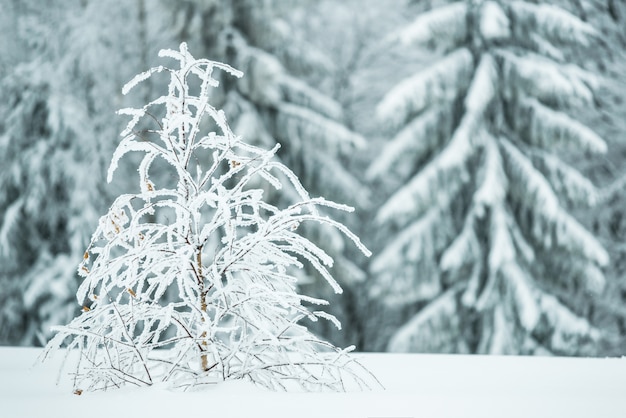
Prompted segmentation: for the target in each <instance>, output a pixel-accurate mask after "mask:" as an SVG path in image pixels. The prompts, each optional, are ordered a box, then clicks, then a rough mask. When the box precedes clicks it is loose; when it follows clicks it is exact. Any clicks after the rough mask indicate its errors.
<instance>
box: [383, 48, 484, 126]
mask: <svg viewBox="0 0 626 418" xmlns="http://www.w3.org/2000/svg"><path fill="white" fill-rule="evenodd" d="M473 67H474V65H473V58H472V54H471V53H470V51H469V50H468V49H466V48H460V49H458V50H456V51H455V52H452V53H450V54H449V55H447V56H446V57H445V58H443V59H442V60H441V61H439V62H438V63H437V64H435V65H433V66H431V67H429V68H427V69H425V70H424V71H421V72H419V73H418V74H416V75H414V76H412V77H409V78H407V79H405V80H403V81H402V82H400V83H398V84H397V85H396V86H395V87H394V88H393V89H392V90H391V91H390V92H389V93H387V94H386V95H385V97H384V98H383V100H382V101H381V102H380V104H379V105H378V107H377V108H376V115H377V117H378V119H379V120H381V121H382V122H384V123H385V124H386V125H388V126H389V127H391V128H397V127H398V126H401V125H402V124H403V123H404V122H405V121H406V120H407V118H408V117H409V116H411V115H413V114H416V113H418V112H421V111H422V110H424V109H425V108H427V107H429V106H431V105H433V104H434V103H438V102H442V101H443V102H449V101H452V100H454V98H455V97H457V95H459V94H462V93H463V92H464V91H465V90H466V88H467V87H468V85H469V82H470V79H471V76H472V72H473Z"/></svg>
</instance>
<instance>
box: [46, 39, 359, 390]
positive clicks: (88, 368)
mask: <svg viewBox="0 0 626 418" xmlns="http://www.w3.org/2000/svg"><path fill="white" fill-rule="evenodd" d="M159 55H160V56H162V57H169V58H172V59H174V60H176V61H177V62H178V68H168V67H164V66H159V67H156V68H152V69H151V70H149V71H147V72H144V73H142V74H139V75H138V76H136V77H135V78H134V79H133V80H131V81H130V82H129V83H128V84H127V85H126V86H125V87H124V88H123V93H128V91H129V90H131V89H132V88H133V87H134V86H135V85H137V84H138V83H140V82H142V81H144V80H146V79H148V78H150V77H153V76H158V74H159V73H161V74H166V75H168V76H169V86H168V94H167V95H164V96H161V97H159V98H157V99H155V100H153V101H151V102H150V103H148V104H147V105H145V106H143V107H142V108H127V109H122V110H120V111H119V113H120V114H124V115H129V116H131V117H132V119H131V121H130V122H129V124H128V126H127V128H126V129H125V130H124V131H123V132H122V136H123V140H122V142H121V143H120V145H119V146H118V148H117V150H116V152H115V153H114V156H113V159H112V161H111V165H110V168H109V172H108V180H109V181H110V180H111V178H112V175H113V173H114V171H115V170H116V168H117V165H118V161H119V159H120V158H121V157H122V156H124V155H126V154H127V153H129V152H132V151H138V152H140V153H144V155H143V159H142V161H141V163H140V166H139V169H138V171H139V182H140V188H141V191H140V192H138V193H136V194H124V195H121V196H119V197H118V198H117V199H116V200H115V202H114V203H113V204H112V205H111V208H110V209H109V211H108V213H107V214H106V215H105V216H103V217H102V218H101V219H100V223H99V226H98V228H97V230H96V231H95V233H94V235H93V237H92V241H91V244H90V245H89V247H88V249H87V251H86V252H85V254H84V260H83V262H82V263H81V264H80V266H79V272H80V274H81V275H82V276H83V277H84V281H83V283H82V284H81V286H80V288H79V290H78V293H77V298H78V301H79V303H80V304H81V305H82V306H83V312H82V313H81V314H80V315H79V316H78V317H76V318H75V319H74V320H73V321H71V322H70V323H69V324H68V325H66V326H62V327H58V328H57V329H56V330H57V331H58V333H57V334H56V335H55V337H54V338H53V339H52V340H51V341H50V343H49V345H48V347H47V351H46V354H47V353H49V352H50V351H51V350H52V351H54V350H55V349H56V348H57V347H59V346H60V345H61V344H63V342H67V347H68V351H67V352H68V355H72V353H74V352H78V353H79V359H78V361H77V365H76V371H75V381H74V386H75V390H77V391H82V390H97V389H107V388H111V387H119V386H122V385H125V384H133V385H139V386H144V385H151V384H154V383H157V382H171V383H172V384H173V385H174V386H177V387H180V386H182V387H186V386H193V385H196V384H206V383H213V382H218V381H223V380H226V379H242V378H243V379H249V380H251V381H253V382H255V383H257V384H259V385H262V386H265V387H269V388H273V389H275V388H290V387H292V386H293V385H294V384H299V385H300V386H301V387H302V388H304V389H307V390H317V389H323V388H330V389H333V390H342V389H344V388H345V386H344V385H345V384H346V383H347V382H346V378H348V380H351V381H352V382H353V383H354V382H356V383H358V384H359V385H366V384H367V382H366V380H367V379H369V378H367V375H362V374H361V372H362V370H361V369H360V366H358V363H356V362H355V361H354V360H353V359H352V358H351V357H349V356H348V355H347V352H349V351H351V350H352V349H353V347H349V348H347V349H345V350H340V349H337V348H335V347H334V346H332V345H331V344H329V343H327V342H325V341H323V340H321V339H319V338H317V337H316V336H314V335H313V334H312V333H310V332H309V331H308V329H307V328H306V327H305V326H303V325H301V324H300V321H301V320H302V319H305V318H306V319H310V320H313V321H317V320H318V318H323V319H328V320H330V321H332V322H337V321H336V319H335V318H334V317H333V316H331V315H328V314H326V313H324V312H321V311H315V310H312V309H309V308H308V307H307V306H305V304H306V305H312V306H314V305H323V304H325V303H326V302H325V301H324V300H321V299H316V298H312V297H307V296H304V295H300V294H298V293H297V292H296V290H295V277H294V275H293V271H294V269H295V270H297V269H298V268H301V267H302V266H303V265H304V264H306V263H310V264H311V265H312V266H313V267H314V268H315V269H316V270H317V271H318V272H319V273H320V274H321V275H322V276H323V277H324V278H325V279H326V280H327V281H328V283H329V284H330V285H331V286H332V287H333V289H334V290H335V292H341V288H340V286H339V285H338V284H337V282H336V281H335V280H334V279H333V277H332V276H331V275H330V273H329V271H328V267H329V266H330V265H331V264H332V259H331V258H330V257H329V256H328V255H327V254H326V253H325V252H324V251H322V250H321V249H320V248H319V247H317V246H316V245H314V244H313V243H312V242H310V241H309V240H307V239H305V238H303V237H302V236H301V235H300V234H299V231H298V230H299V228H301V226H300V225H301V224H305V223H309V222H317V223H320V224H325V225H330V226H332V227H335V228H337V229H338V230H340V231H341V232H342V233H344V234H345V235H346V236H347V237H348V238H349V239H351V240H352V241H353V242H354V243H355V244H356V246H357V247H358V248H359V249H360V250H361V251H362V252H363V253H365V254H369V252H368V250H367V249H366V248H365V247H364V246H363V245H362V244H361V243H360V241H359V239H358V238H357V237H356V236H355V235H354V234H352V233H351V232H350V231H349V230H348V229H347V228H346V227H345V226H343V225H342V224H341V223H339V222H336V221H334V220H331V219H330V218H328V217H326V216H321V215H319V213H318V211H317V207H318V206H319V207H327V208H334V209H339V210H344V211H350V210H351V208H349V207H347V206H344V205H340V204H336V203H333V202H330V201H327V200H325V199H323V198H311V197H309V195H308V193H307V192H306V191H305V189H304V188H303V187H302V186H301V185H300V183H299V181H298V179H297V177H296V176H295V175H294V174H293V173H292V172H291V171H290V170H289V169H288V168H287V167H286V166H284V165H283V164H281V163H280V162H277V161H275V159H274V156H275V154H276V152H277V150H278V148H279V147H278V146H276V147H274V148H273V149H271V150H270V151H266V150H264V149H261V148H258V147H255V146H252V145H249V144H247V143H245V142H243V141H242V140H241V138H240V137H237V136H235V135H234V134H233V132H232V131H231V129H230V127H229V125H228V123H227V121H226V117H225V114H224V112H223V111H222V110H218V109H216V108H215V107H213V106H212V105H211V104H210V102H209V98H210V93H211V91H212V89H213V88H214V87H216V86H217V84H218V81H217V79H216V78H215V74H214V72H217V71H218V70H219V71H224V72H226V73H228V74H230V75H233V76H237V77H240V76H241V75H242V73H241V72H239V71H238V70H235V69H233V68H232V67H230V66H228V65H225V64H221V63H219V62H214V61H209V60H206V59H194V58H193V57H192V56H191V54H190V53H189V52H188V50H187V46H186V44H185V43H182V44H181V46H180V51H174V50H162V51H161V52H160V54H159ZM161 163H163V166H162V169H163V170H166V169H169V170H170V172H171V175H172V176H173V177H174V178H175V179H176V186H175V187H174V188H165V187H160V186H159V184H155V183H153V181H152V180H151V177H150V172H151V170H154V168H155V167H157V166H156V164H161ZM159 167H161V166H159ZM165 167H167V168H165ZM277 174H281V175H282V176H284V177H285V178H287V179H289V182H290V183H291V186H293V187H294V188H295V189H296V190H297V191H298V194H299V197H300V200H299V201H298V202H297V203H294V204H292V205H290V206H288V207H286V208H284V209H280V208H278V207H276V206H274V205H271V204H269V203H267V202H266V201H264V189H263V184H264V183H268V184H270V185H271V186H272V187H274V188H276V189H280V188H281V186H282V184H281V182H280V181H279V178H278V177H277ZM166 292H167V293H168V295H169V297H165V295H166ZM336 325H337V326H339V324H338V323H337V324H336ZM79 393H80V392H79Z"/></svg>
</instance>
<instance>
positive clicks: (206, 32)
mask: <svg viewBox="0 0 626 418" xmlns="http://www.w3.org/2000/svg"><path fill="white" fill-rule="evenodd" d="M185 5H186V6H185V8H180V7H179V4H178V3H176V6H175V7H176V8H177V10H176V11H175V12H176V13H177V15H180V16H179V19H178V20H179V21H180V24H179V25H178V28H180V29H179V35H178V36H179V37H180V39H181V40H184V41H188V44H189V45H190V46H193V50H194V51H195V50H198V51H201V53H202V55H204V56H212V57H217V58H218V59H219V60H222V61H224V62H228V63H230V64H232V65H233V66H235V67H237V68H239V69H241V70H242V71H243V72H244V73H245V74H246V77H245V78H243V79H240V80H236V81H235V80H229V79H224V80H223V82H222V87H223V91H222V93H223V95H224V96H223V97H219V96H218V95H216V104H219V105H220V106H221V107H222V108H223V109H224V110H225V112H226V113H227V114H228V115H229V121H231V125H232V127H233V130H234V131H235V132H237V133H238V134H240V135H242V136H243V137H244V138H246V140H247V141H249V142H250V143H252V144H255V145H258V146H263V147H268V148H271V147H273V146H274V145H275V144H277V143H278V144H281V146H282V148H281V153H280V156H279V158H280V160H281V161H282V162H283V163H284V164H285V165H287V166H288V167H290V168H291V169H292V170H293V171H294V173H295V174H296V175H297V176H298V178H299V179H300V181H301V182H302V184H303V185H304V186H305V187H306V189H307V190H309V191H310V193H312V194H314V195H324V196H327V197H328V198H330V199H341V200H342V201H344V202H346V203H348V204H350V205H353V206H356V207H366V206H367V204H368V201H369V193H368V190H367V188H365V187H364V186H363V185H362V183H361V181H359V179H357V178H356V177H355V175H354V174H353V173H352V172H351V170H350V167H351V157H352V156H353V154H354V153H355V152H356V151H358V150H359V149H361V148H363V147H364V146H365V144H366V141H365V140H364V138H363V137H362V136H360V135H358V134H356V133H355V132H352V131H351V130H349V129H347V128H346V126H345V123H344V121H345V118H344V115H343V112H342V108H341V106H340V105H339V104H338V103H337V102H336V101H335V100H333V99H331V98H329V97H328V95H327V94H324V93H323V91H322V89H321V88H319V86H318V85H319V84H321V83H318V85H315V84H311V83H312V82H314V81H316V80H324V79H326V78H325V77H327V76H328V74H330V73H332V71H333V62H332V61H331V60H330V59H329V58H328V57H326V56H325V55H324V54H322V53H320V51H319V48H316V47H315V46H313V45H311V44H310V43H309V42H307V40H306V39H305V38H303V37H302V33H301V31H299V29H298V28H297V27H294V25H291V24H290V22H289V20H288V17H289V16H288V15H289V13H290V9H291V8H293V2H285V1H274V0H262V1H257V0H218V1H213V2H204V3H198V2H187V3H185ZM328 173H332V175H328ZM297 199H298V195H297V193H296V192H295V190H294V189H293V188H291V187H288V186H287V187H285V188H284V189H283V190H282V191H281V193H274V192H273V191H272V190H271V189H267V190H266V200H267V201H268V202H271V203H273V204H277V205H278V204H285V203H292V202H294V201H296V200H297ZM322 211H323V209H322ZM340 216H341V215H340ZM340 219H341V218H340ZM341 220H342V221H343V222H346V223H347V224H350V222H354V219H349V218H345V219H341ZM353 226H354V225H353ZM302 233H303V235H304V236H306V237H307V238H309V239H311V240H312V241H313V242H315V243H316V244H317V245H319V246H320V247H321V248H323V249H324V250H325V251H326V252H327V253H328V254H329V255H331V256H332V257H333V259H334V260H335V269H336V271H337V276H338V277H339V280H340V282H341V285H342V287H344V289H345V290H346V295H345V296H348V297H341V298H336V299H335V296H334V294H332V293H330V291H329V290H328V288H327V286H325V285H324V281H323V278H322V277H320V276H319V275H317V274H316V272H315V271H314V270H312V269H308V270H307V271H306V274H302V275H301V276H300V278H301V281H300V285H301V288H302V289H306V292H307V293H312V294H315V295H317V296H320V297H322V298H324V299H328V300H331V301H332V305H331V307H329V309H332V310H333V311H334V313H335V314H336V315H337V316H338V317H339V318H340V319H341V320H342V322H353V321H354V319H353V317H352V313H353V312H354V311H355V310H356V308H355V307H354V306H353V304H352V301H353V300H354V298H353V297H351V295H352V293H353V289H354V288H355V287H358V286H361V285H362V283H363V281H364V280H365V278H366V274H365V272H364V271H363V270H362V269H361V268H360V267H359V265H357V264H356V263H354V261H353V259H354V256H355V253H354V252H353V251H352V249H351V248H350V246H347V245H345V243H344V240H343V238H342V237H341V235H340V234H339V233H338V232H337V231H335V230H333V229H332V228H327V227H321V228H317V227H316V228H309V227H308V226H306V225H305V226H303V228H302ZM328 325H329V324H326V323H319V322H318V323H316V324H314V328H315V329H316V330H317V331H318V332H320V333H321V334H323V335H324V336H325V337H326V338H329V339H331V340H332V341H333V342H334V343H336V344H338V345H349V344H351V343H352V342H354V341H355V340H356V339H357V338H358V335H355V334H356V332H355V330H354V329H350V330H346V331H345V332H343V331H342V332H337V330H336V329H335V328H334V327H332V326H328Z"/></svg>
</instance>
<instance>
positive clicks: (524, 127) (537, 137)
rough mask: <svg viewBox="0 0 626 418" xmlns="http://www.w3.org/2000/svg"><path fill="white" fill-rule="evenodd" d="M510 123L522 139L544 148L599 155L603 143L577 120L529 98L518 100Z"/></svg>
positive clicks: (602, 149)
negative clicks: (580, 151) (512, 123)
mask: <svg viewBox="0 0 626 418" xmlns="http://www.w3.org/2000/svg"><path fill="white" fill-rule="evenodd" d="M516 110H517V111H516V117H515V119H514V124H515V127H516V129H517V130H518V131H519V132H520V133H521V137H522V139H523V140H525V141H527V142H528V143H530V144H531V145H534V146H537V147H541V148H545V149H565V150H571V151H579V150H581V149H582V150H583V151H585V152H591V153H594V154H602V153H605V152H606V150H607V145H606V142H605V141H604V140H603V139H602V138H600V137H599V136H598V135H597V134H596V133H595V132H593V131H592V130H591V129H589V128H588V127H586V126H585V125H583V124H582V123H580V122H579V121H577V120H575V119H573V118H571V117H569V116H567V115H566V114H565V113H563V112H558V111H555V110H552V109H550V108H549V107H547V106H544V105H542V104H541V103H540V102H539V101H537V100H536V99H532V98H523V99H521V100H519V102H518V106H517V109H516Z"/></svg>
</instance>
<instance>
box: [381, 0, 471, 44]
mask: <svg viewBox="0 0 626 418" xmlns="http://www.w3.org/2000/svg"><path fill="white" fill-rule="evenodd" d="M466 37H467V3H465V2H456V3H451V4H449V5H447V6H443V7H440V8H437V9H434V10H431V11H428V12H425V13H423V14H421V15H419V16H418V17H417V18H416V19H415V20H414V21H413V22H412V23H411V24H410V25H408V26H407V27H406V28H403V29H402V30H399V31H397V32H395V33H393V34H392V35H391V36H389V37H388V38H387V39H386V40H385V42H386V43H389V44H394V43H397V42H400V43H401V45H402V46H404V47H410V46H413V45H417V46H425V47H428V48H430V49H441V50H448V49H452V48H455V47H457V46H459V45H460V44H461V43H462V42H463V41H464V40H465V38H466Z"/></svg>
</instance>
